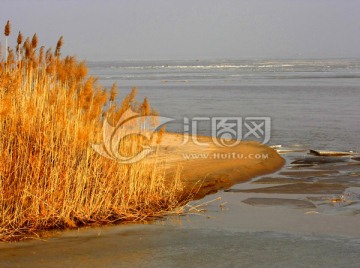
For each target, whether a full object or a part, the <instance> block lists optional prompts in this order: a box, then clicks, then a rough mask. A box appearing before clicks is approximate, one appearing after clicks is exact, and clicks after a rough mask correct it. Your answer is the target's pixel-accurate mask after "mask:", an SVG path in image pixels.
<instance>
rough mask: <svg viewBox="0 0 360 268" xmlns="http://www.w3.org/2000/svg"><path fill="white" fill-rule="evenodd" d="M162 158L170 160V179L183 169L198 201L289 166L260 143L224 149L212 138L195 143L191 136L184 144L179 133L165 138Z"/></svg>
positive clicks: (186, 184)
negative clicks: (223, 189)
mask: <svg viewBox="0 0 360 268" xmlns="http://www.w3.org/2000/svg"><path fill="white" fill-rule="evenodd" d="M198 143H201V145H199V144H198ZM204 144H207V145H204ZM159 155H160V159H163V160H165V161H166V169H167V176H168V178H169V179H171V178H173V177H174V174H175V172H176V171H177V170H178V169H180V170H181V180H182V182H183V183H184V186H185V189H186V192H187V193H191V194H193V195H195V198H201V197H203V196H205V195H207V194H210V193H214V192H216V191H218V190H219V189H222V188H228V187H230V186H232V185H234V184H236V183H239V182H243V181H247V180H249V179H251V178H253V177H256V176H260V175H264V174H269V173H273V172H275V171H276V170H278V169H280V168H281V167H282V166H283V165H284V163H285V161H284V159H283V158H282V157H281V156H280V155H279V154H278V153H277V152H276V151H275V150H273V149H272V148H270V147H268V146H265V145H262V144H259V143H258V142H251V141H246V142H245V141H244V142H240V143H239V144H238V145H236V146H234V147H221V146H219V145H218V144H215V143H214V141H213V140H212V138H211V137H205V136H197V137H196V139H194V140H193V139H192V136H189V141H188V142H186V143H184V135H183V134H176V133H166V134H165V135H164V136H163V138H162V141H161V143H160V149H159Z"/></svg>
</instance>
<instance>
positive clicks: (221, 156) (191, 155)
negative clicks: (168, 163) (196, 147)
mask: <svg viewBox="0 0 360 268" xmlns="http://www.w3.org/2000/svg"><path fill="white" fill-rule="evenodd" d="M183 158H184V159H188V160H190V159H215V160H216V159H218V160H231V159H239V160H241V159H248V160H266V159H268V158H269V155H268V154H241V153H235V152H233V153H183Z"/></svg>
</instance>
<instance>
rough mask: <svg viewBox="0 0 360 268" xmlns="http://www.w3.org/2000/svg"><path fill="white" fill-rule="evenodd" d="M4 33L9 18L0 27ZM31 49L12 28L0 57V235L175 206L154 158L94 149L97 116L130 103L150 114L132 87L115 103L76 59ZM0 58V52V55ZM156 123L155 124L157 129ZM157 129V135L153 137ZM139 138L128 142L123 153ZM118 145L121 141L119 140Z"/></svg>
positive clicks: (174, 190)
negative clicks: (131, 159) (115, 156)
mask: <svg viewBox="0 0 360 268" xmlns="http://www.w3.org/2000/svg"><path fill="white" fill-rule="evenodd" d="M9 34H10V23H9V22H8V23H7V25H6V27H5V35H6V37H7V36H8V35H9ZM62 44H63V39H62V37H61V38H60V39H59V41H58V43H57V45H56V49H55V51H54V52H52V51H51V49H49V50H47V51H46V52H45V51H44V50H45V49H44V47H41V48H38V38H37V36H36V35H34V36H33V38H32V40H30V38H26V39H25V41H24V43H23V36H22V34H21V33H20V32H19V35H18V38H17V45H16V52H14V50H13V49H11V48H8V47H7V46H6V50H7V51H8V54H7V57H6V58H5V59H4V58H1V59H0V240H2V241H12V240H20V239H23V238H26V237H33V236H34V235H36V234H38V233H39V231H42V230H51V229H62V228H74V227H79V226H85V225H91V224H107V223H114V222H121V221H142V220H146V219H149V218H151V217H157V216H161V215H163V213H165V212H166V211H171V210H172V209H174V208H176V207H178V206H181V205H183V204H184V202H185V201H184V200H183V199H182V198H180V196H181V194H182V186H181V183H180V181H179V176H177V177H176V178H174V180H173V181H172V182H168V181H166V182H165V174H164V169H163V165H162V164H161V163H160V164H159V163H157V161H156V158H155V161H140V162H137V163H134V164H131V165H130V164H128V165H127V164H121V163H119V162H117V161H113V160H111V159H107V158H105V157H102V156H100V155H99V154H98V153H96V152H95V151H94V150H93V149H92V148H91V145H92V144H94V143H101V142H102V124H103V121H104V119H105V118H107V119H108V121H109V122H113V124H115V123H116V122H117V120H118V119H119V118H120V116H121V115H122V114H123V113H124V111H126V110H127V109H128V108H129V107H131V106H135V107H136V109H137V112H139V113H140V114H143V115H148V114H150V113H153V111H152V110H151V108H150V105H149V102H148V100H147V99H145V100H144V102H143V103H142V104H137V105H134V104H135V101H134V100H135V95H136V90H133V91H132V92H131V94H129V95H128V96H126V97H125V98H124V100H123V102H122V104H121V105H118V104H117V103H115V97H116V94H117V91H116V85H114V86H113V87H112V89H111V90H110V91H109V92H108V91H107V90H105V89H103V88H102V87H101V86H100V85H99V84H98V83H97V81H96V78H94V77H91V76H90V77H88V76H87V68H86V66H85V63H84V62H78V61H77V60H76V58H75V57H70V56H66V57H64V58H61V57H60V56H61V54H60V51H61V47H62ZM0 57H1V55H0ZM162 133H163V130H162V131H161V135H162ZM161 135H158V137H157V139H159V136H161ZM139 141H140V139H137V138H130V139H127V140H126V142H128V143H129V144H130V145H129V144H128V146H124V147H123V148H122V150H124V148H128V149H126V150H130V151H128V152H125V153H128V154H131V153H133V151H131V150H134V148H139V144H138V143H139ZM123 142H125V141H123Z"/></svg>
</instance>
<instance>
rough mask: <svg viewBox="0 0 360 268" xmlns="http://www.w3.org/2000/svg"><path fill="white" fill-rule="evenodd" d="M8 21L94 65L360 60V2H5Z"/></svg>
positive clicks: (1, 19) (1, 14) (0, 14)
mask: <svg viewBox="0 0 360 268" xmlns="http://www.w3.org/2000/svg"><path fill="white" fill-rule="evenodd" d="M7 20H10V22H11V25H12V36H11V38H10V44H12V45H14V44H15V42H16V41H15V40H16V36H17V33H18V32H19V31H21V32H22V33H23V34H24V35H26V36H32V35H33V34H34V33H35V32H36V33H37V35H38V36H39V43H40V44H41V45H45V46H46V47H55V45H56V42H57V40H58V38H59V37H60V36H61V35H62V36H63V37H64V46H63V54H69V55H76V56H77V57H78V58H80V59H86V60H88V61H105V60H131V59H137V60H151V59H220V58H222V59H264V58H360V1H359V0H248V1H246V0H221V1H220V0H181V1H180V0H102V1H99V0H87V1H85V0H77V1H75V0H74V1H72V0H57V1H56V0H0V23H1V24H2V25H5V23H6V21H7ZM2 31H3V30H2ZM0 40H1V41H0V42H1V43H2V44H3V47H4V43H5V40H4V36H2V37H1V39H0Z"/></svg>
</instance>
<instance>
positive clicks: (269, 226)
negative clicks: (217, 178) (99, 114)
mask: <svg viewBox="0 0 360 268" xmlns="http://www.w3.org/2000/svg"><path fill="white" fill-rule="evenodd" d="M217 197H222V200H221V202H219V201H214V202H212V203H210V204H208V205H206V206H203V207H201V206H200V207H198V209H200V208H201V209H206V212H196V214H197V215H190V213H193V214H194V213H195V211H194V210H193V211H189V214H188V215H187V216H181V217H179V216H172V217H169V218H167V219H165V220H164V221H159V222H157V223H156V224H148V225H124V226H113V227H103V228H93V229H81V230H78V231H67V232H64V233H62V234H61V235H60V236H58V237H55V238H51V239H49V240H47V241H28V242H21V243H16V244H10V245H9V244H7V245H4V244H0V264H1V267H129V266H130V267H358V263H359V261H360V257H359V254H358V253H359V251H360V231H359V229H358V228H357V227H358V223H359V218H355V217H349V216H345V215H337V217H335V218H334V217H333V216H332V215H326V214H306V212H308V211H311V208H299V209H293V208H289V207H287V206H284V207H276V208H275V207H273V208H264V207H258V206H254V207H253V206H250V205H247V204H244V203H242V202H241V201H240V200H243V199H245V198H247V197H248V194H240V195H239V194H233V193H218V194H216V195H213V196H208V197H207V198H206V199H205V200H203V201H200V202H198V203H196V204H193V205H198V204H199V203H201V202H204V201H211V200H213V199H214V198H217ZM292 197H293V196H292ZM298 197H300V196H298ZM225 202H226V204H225ZM219 205H221V208H220V207H219Z"/></svg>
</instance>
